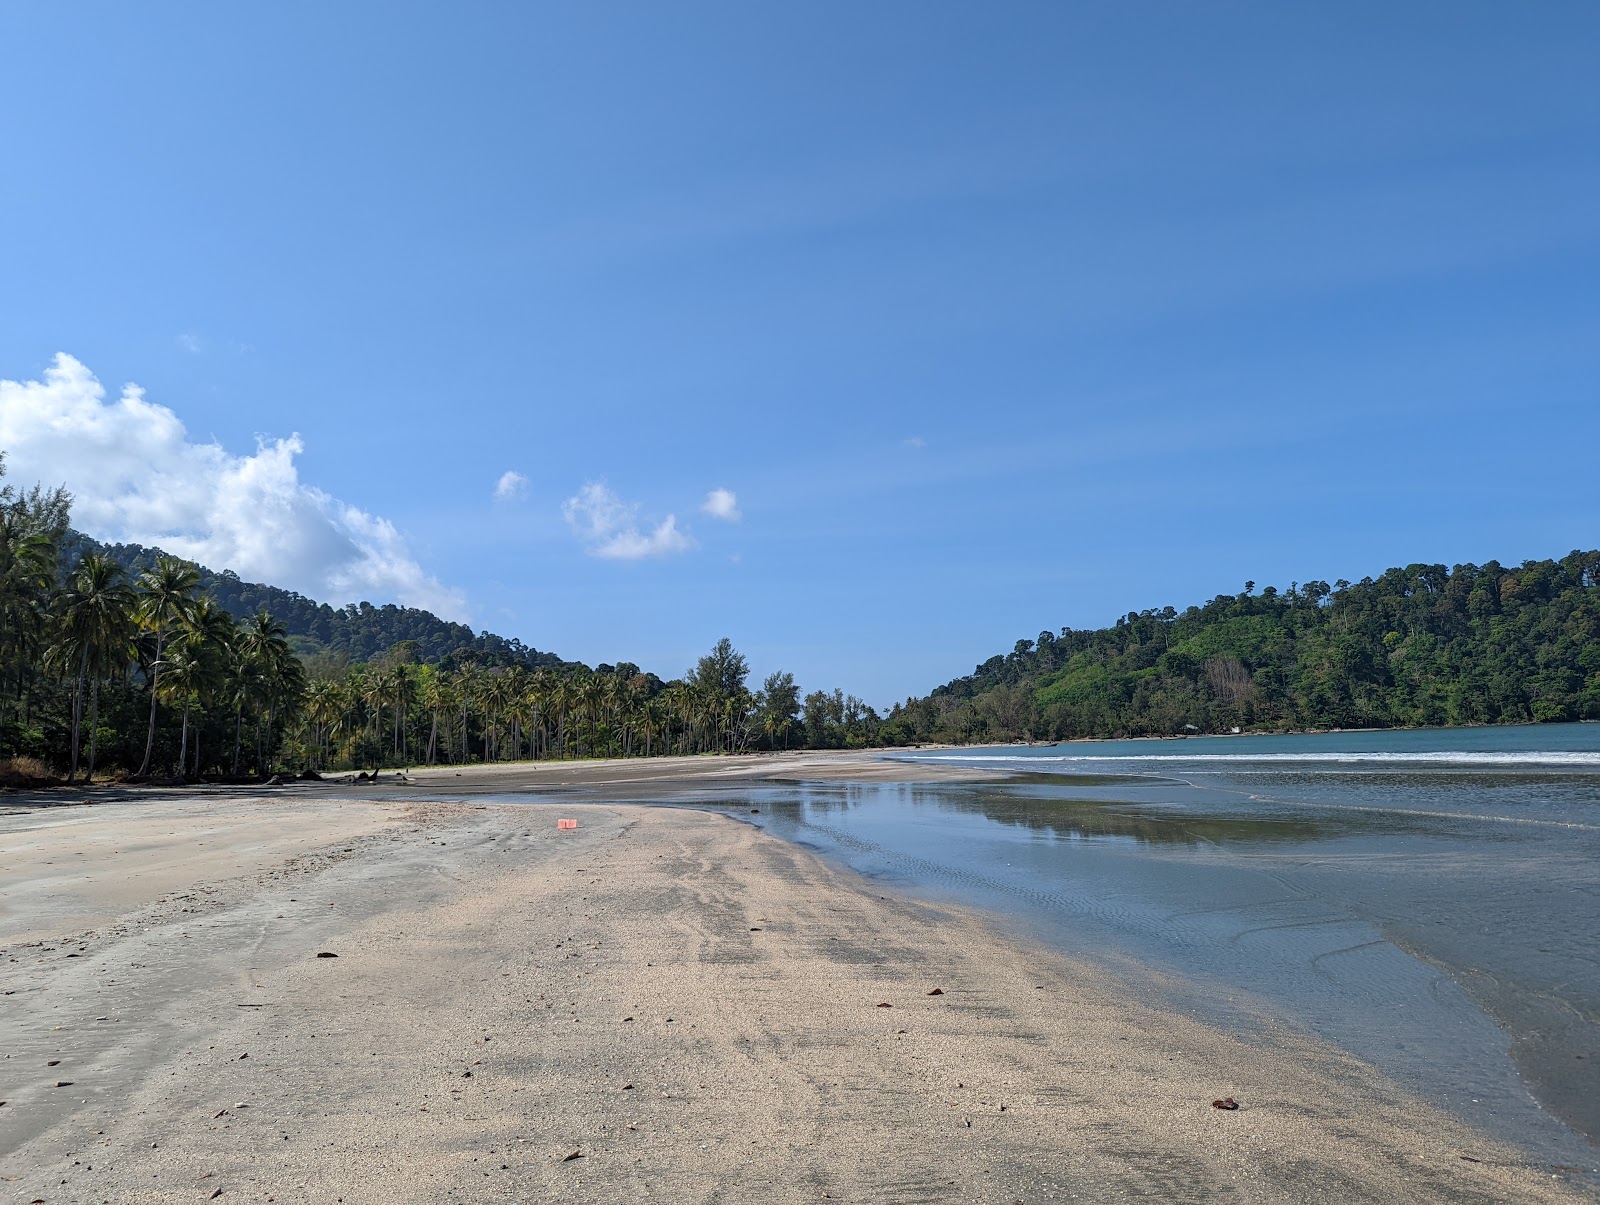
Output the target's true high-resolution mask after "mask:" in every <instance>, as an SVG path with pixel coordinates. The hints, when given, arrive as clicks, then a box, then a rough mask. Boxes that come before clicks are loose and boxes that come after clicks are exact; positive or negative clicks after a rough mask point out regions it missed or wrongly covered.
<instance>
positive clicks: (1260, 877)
mask: <svg viewBox="0 0 1600 1205" xmlns="http://www.w3.org/2000/svg"><path fill="white" fill-rule="evenodd" d="M911 756H912V757H913V758H915V759H917V760H923V759H927V760H940V761H948V760H955V761H961V762H964V763H967V764H971V765H973V766H975V767H978V766H982V767H985V768H993V769H1003V770H1008V771H1012V772H1016V773H1018V777H1017V778H1016V779H1014V780H1011V781H998V780H997V781H993V782H983V783H950V782H939V783H925V784H904V783H875V784H850V783H842V782H841V783H795V784H792V785H782V784H780V785H776V786H757V787H751V786H749V785H742V786H737V787H728V788H722V789H704V788H698V789H694V790H690V791H684V792H675V791H673V790H672V789H671V788H670V787H668V788H666V789H665V790H660V789H658V788H659V787H660V785H661V784H652V786H651V788H649V789H650V797H649V798H648V799H645V798H641V799H640V801H641V802H680V803H694V804H695V805H697V806H707V805H710V806H714V807H715V806H727V807H730V808H734V809H737V814H739V815H740V816H741V818H743V819H746V820H748V821H750V822H752V823H758V824H760V825H762V826H763V827H765V828H767V829H768V830H769V831H771V832H773V833H774V834H776V835H779V836H782V837H785V838H787V839H789V840H792V841H796V842H799V843H801V844H804V845H807V846H810V847H812V848H815V849H817V850H819V851H821V852H822V853H823V854H824V855H826V856H828V857H830V858H832V859H834V860H837V861H839V862H842V863H844V864H845V865H848V866H850V867H852V868H854V869H856V870H858V871H860V872H862V873H865V874H867V875H869V876H872V877H875V878H877V879H879V880H881V881H883V882H885V883H886V884H892V885H893V886H894V887H896V888H897V889H898V890H901V891H903V892H905V893H908V894H912V895H917V896H922V897H924V898H929V899H935V900H945V901H950V902H955V903H960V904H965V905H972V906H977V907H981V908H984V909H987V910H989V911H992V912H996V913H1000V914H1002V915H1004V916H1006V917H1009V918H1011V919H1012V920H1013V921H1014V922H1017V923H1020V924H1022V925H1023V926H1025V927H1026V928H1028V929H1029V930H1030V931H1032V932H1033V933H1035V934H1036V935H1038V936H1041V937H1043V938H1045V939H1046V940H1048V941H1050V942H1052V943H1053V944H1056V945H1058V946H1059V947H1060V948H1062V949H1063V950H1065V951H1067V952H1069V953H1071V954H1073V955H1076V956H1079V957H1086V958H1089V959H1092V960H1094V961H1096V962H1098V963H1100V964H1101V965H1104V966H1106V967H1108V968H1111V969H1112V970H1115V971H1117V972H1119V973H1120V974H1121V975H1122V976H1123V982H1125V983H1127V984H1128V985H1129V989H1130V990H1134V991H1138V992H1141V993H1143V994H1147V995H1148V996H1149V997H1150V998H1151V999H1153V1000H1158V1001H1159V1002H1163V1003H1168V1004H1171V1005H1175V1006H1177V1007H1179V1008H1182V1009H1184V1010H1185V1011H1188V1012H1190V1013H1192V1014H1194V1015H1197V1016H1200V1017H1202V1018H1203V1019H1206V1020H1208V1021H1212V1022H1216V1023H1222V1024H1226V1025H1229V1026H1233V1027H1236V1028H1242V1029H1251V1030H1256V1029H1261V1028H1263V1027H1265V1026H1268V1025H1270V1024H1272V1023H1275V1022H1288V1023H1290V1024H1293V1025H1296V1026H1299V1027H1303V1028H1306V1029H1309V1030H1311V1031H1313V1032H1315V1033H1318V1034H1320V1035H1322V1036H1324V1037H1326V1038H1328V1039H1330V1040H1332V1041H1334V1042H1336V1043H1337V1044H1339V1045H1341V1046H1343V1047H1344V1048H1345V1049H1347V1050H1349V1051H1351V1052H1352V1053H1354V1054H1356V1055H1357V1056H1359V1057H1361V1058H1363V1059H1366V1060H1368V1061H1370V1062H1372V1063H1374V1064H1375V1065H1377V1066H1379V1067H1380V1068H1382V1069H1383V1070H1384V1071H1385V1072H1387V1073H1388V1074H1390V1075H1391V1076H1393V1077H1394V1078H1395V1079H1397V1080H1398V1081H1400V1082H1402V1083H1404V1084H1406V1085H1407V1086H1408V1087H1410V1088H1411V1089H1413V1090H1414V1091H1416V1092H1418V1093H1419V1094H1421V1095H1422V1096H1424V1097H1425V1098H1427V1099H1429V1100H1432V1101H1434V1102H1436V1103H1439V1104H1441V1105H1443V1106H1444V1107H1446V1108H1448V1109H1449V1110H1451V1111H1452V1112H1454V1113H1456V1114H1458V1115H1459V1116H1462V1117H1463V1118H1465V1119H1467V1120H1469V1121H1471V1122H1473V1123H1475V1124H1478V1125H1480V1126H1483V1127H1485V1128H1487V1129H1489V1130H1491V1131H1492V1132H1494V1133H1496V1134H1498V1135H1499V1136H1501V1137H1503V1138H1505V1139H1508V1140H1510V1141H1513V1142H1516V1143H1519V1144H1521V1145H1523V1146H1524V1147H1525V1148H1526V1149H1527V1150H1528V1151H1529V1152H1530V1156H1531V1157H1533V1158H1535V1159H1543V1160H1546V1161H1548V1162H1550V1163H1562V1164H1574V1163H1577V1164H1581V1165H1582V1166H1584V1167H1585V1168H1588V1167H1592V1166H1594V1165H1595V1150H1594V1146H1593V1145H1591V1143H1592V1141H1593V1139H1594V1138H1595V1137H1596V1136H1597V1135H1600V725H1593V724H1588V725H1559V726H1544V727H1537V728H1511V729H1506V728H1501V729H1474V730H1440V731H1433V732H1423V731H1410V732H1400V733H1341V734H1329V735H1326V736H1305V737H1239V738H1211V739H1192V740H1187V741H1181V742H1176V741H1174V742H1147V741H1129V742H1099V743H1094V744H1087V743H1085V744H1072V745H1063V746H1055V747H1051V748H1039V747H1036V748H1005V749H984V750H977V749H964V750H959V751H952V752H940V753H930V754H921V755H911ZM612 797H616V796H615V795H613V796H612ZM524 798H526V797H524ZM751 807H756V808H759V809H760V812H759V814H757V815H751V814H750V813H749V809H750V808H751Z"/></svg>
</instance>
